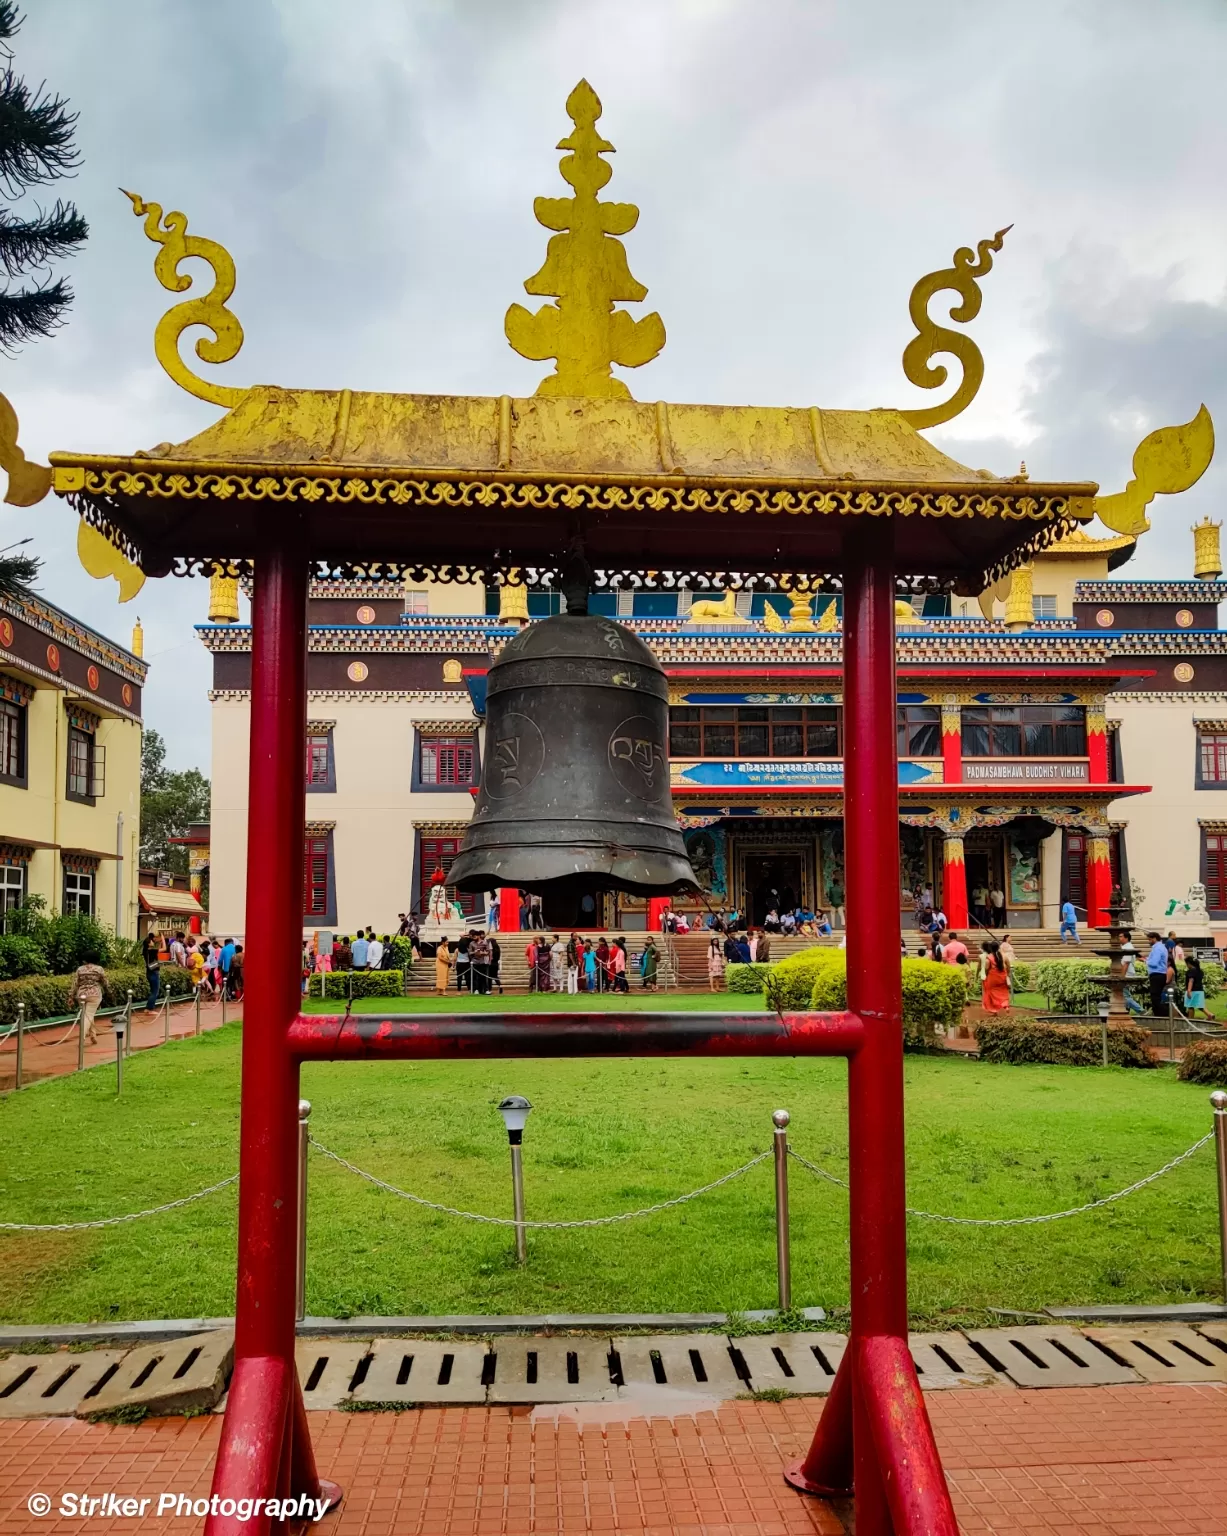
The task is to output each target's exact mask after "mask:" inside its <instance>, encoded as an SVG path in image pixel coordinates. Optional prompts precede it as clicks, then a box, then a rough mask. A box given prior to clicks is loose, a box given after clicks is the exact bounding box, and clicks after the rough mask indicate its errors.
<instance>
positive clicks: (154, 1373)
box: [76, 1328, 234, 1418]
mask: <svg viewBox="0 0 1227 1536" xmlns="http://www.w3.org/2000/svg"><path fill="white" fill-rule="evenodd" d="M233 1364H234V1330H233V1329H232V1328H223V1329H220V1330H219V1331H218V1332H217V1333H198V1334H196V1335H195V1336H194V1337H192V1338H187V1339H176V1340H175V1341H174V1342H173V1343H168V1344H146V1345H145V1346H144V1348H142V1349H134V1350H132V1351H130V1352H129V1353H128V1354H126V1355H125V1356H124V1357H123V1360H122V1362H121V1363H120V1366H119V1369H118V1370H117V1371H115V1372H114V1374H113V1375H111V1376H110V1377H109V1379H108V1380H107V1381H106V1382H105V1383H104V1384H103V1386H102V1388H101V1389H100V1391H98V1392H97V1393H96V1394H95V1395H94V1396H92V1397H85V1398H82V1400H81V1401H80V1403H79V1404H78V1405H77V1408H76V1413H77V1415H78V1416H79V1417H81V1418H85V1417H87V1416H88V1415H90V1414H95V1413H114V1412H115V1411H116V1409H122V1408H143V1409H145V1411H146V1412H147V1413H148V1414H149V1415H150V1416H156V1415H158V1414H169V1413H199V1412H207V1411H208V1410H209V1409H211V1408H213V1407H214V1406H215V1405H216V1404H217V1401H218V1399H219V1398H220V1397H221V1395H222V1393H223V1392H224V1391H225V1388H226V1381H227V1379H228V1378H229V1376H230V1368H231V1366H232V1365H233Z"/></svg>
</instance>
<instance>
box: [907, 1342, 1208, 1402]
mask: <svg viewBox="0 0 1227 1536" xmlns="http://www.w3.org/2000/svg"><path fill="white" fill-rule="evenodd" d="M908 1347H909V1348H910V1350H911V1352H912V1363H913V1364H914V1365H915V1367H916V1375H917V1378H918V1380H919V1381H920V1385H921V1388H922V1390H923V1391H925V1392H941V1391H948V1390H949V1389H951V1388H954V1387H1012V1386H1013V1385H1014V1383H1013V1382H1012V1381H1011V1380H1010V1378H1009V1377H1008V1376H1007V1375H1006V1374H1005V1372H1004V1371H997V1370H994V1369H993V1367H992V1366H991V1365H990V1364H989V1363H988V1361H987V1360H985V1359H984V1357H983V1356H982V1355H979V1354H977V1353H976V1351H975V1350H974V1349H973V1348H972V1347H971V1345H970V1344H969V1343H968V1342H967V1340H966V1339H965V1338H964V1337H963V1335H962V1334H961V1333H914V1334H912V1335H911V1337H910V1338H909V1340H908ZM1224 1358H1227V1357H1224Z"/></svg>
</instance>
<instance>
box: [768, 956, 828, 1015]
mask: <svg viewBox="0 0 1227 1536" xmlns="http://www.w3.org/2000/svg"><path fill="white" fill-rule="evenodd" d="M843 963H844V952H843V950H842V949H823V948H821V947H819V946H815V947H814V948H813V949H803V950H802V951H801V952H800V954H796V955H789V957H788V959H787V960H780V961H777V963H776V964H775V965H773V966H770V967H769V968H768V969H769V975H768V976H767V983H766V988H765V990H766V994H767V1002H768V1005H769V1006H770V1007H772V1008H779V1009H780V1010H781V1011H782V1012H784V1013H793V1012H796V1011H797V1010H799V1009H803V1008H809V1007H810V1006H811V1003H810V998H811V997H812V996H813V992H814V983H815V982H816V981H817V980H818V975H819V972H820V971H822V970H824V969H826V968H827V967H828V966H832V965H835V966H840V967H842V966H843Z"/></svg>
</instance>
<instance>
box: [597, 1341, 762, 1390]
mask: <svg viewBox="0 0 1227 1536" xmlns="http://www.w3.org/2000/svg"><path fill="white" fill-rule="evenodd" d="M614 1348H615V1349H616V1350H617V1353H618V1365H619V1383H620V1384H619V1388H618V1394H619V1396H638V1395H639V1392H640V1391H641V1389H643V1388H644V1387H671V1388H673V1389H674V1391H683V1392H686V1393H688V1394H690V1395H692V1396H700V1397H712V1398H721V1399H723V1398H730V1397H737V1396H739V1395H740V1394H741V1393H742V1392H747V1391H749V1386H748V1383H747V1382H746V1380H745V1378H744V1377H742V1376H740V1375H738V1373H737V1367H736V1364H735V1363H734V1359H733V1354H732V1351H731V1350H730V1348H729V1341H728V1339H726V1338H724V1337H723V1335H721V1334H716V1333H682V1334H677V1333H668V1334H660V1335H659V1336H658V1337H656V1338H638V1339H619V1340H617V1342H616V1344H615V1345H614Z"/></svg>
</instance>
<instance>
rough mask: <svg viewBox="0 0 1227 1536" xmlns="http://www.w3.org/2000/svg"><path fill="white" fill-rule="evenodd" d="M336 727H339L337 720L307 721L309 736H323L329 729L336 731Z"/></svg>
mask: <svg viewBox="0 0 1227 1536" xmlns="http://www.w3.org/2000/svg"><path fill="white" fill-rule="evenodd" d="M336 728H337V722H336V721H335V720H308V721H307V735H308V736H323V735H325V734H326V733H327V732H328V731H335V730H336Z"/></svg>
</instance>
